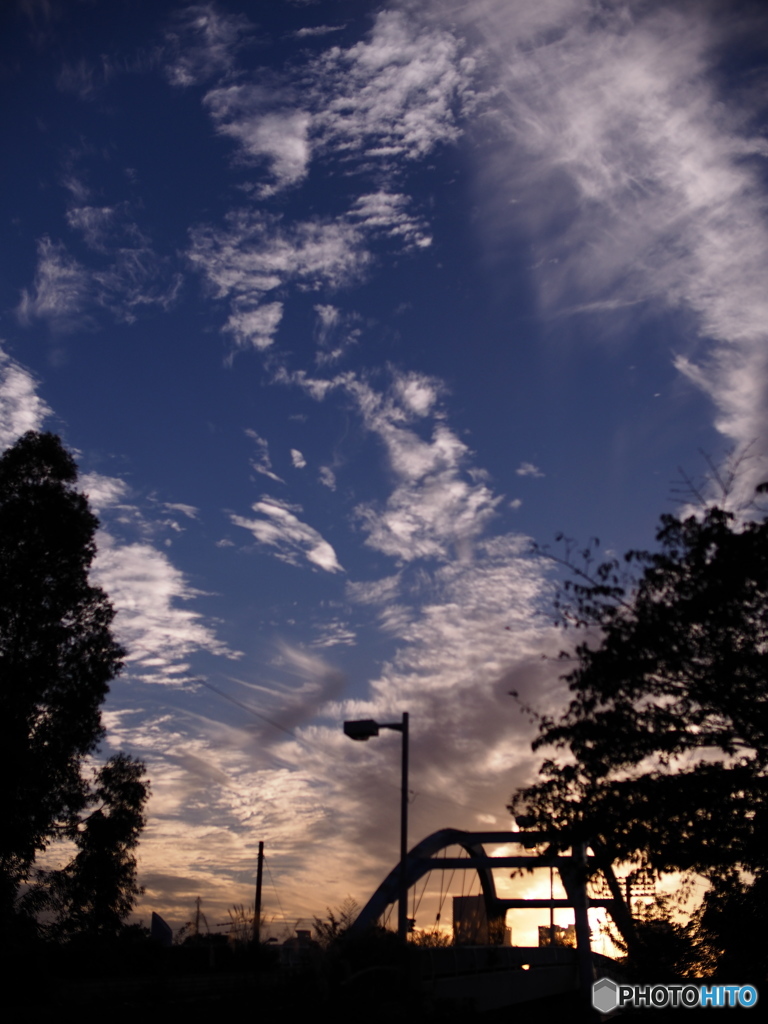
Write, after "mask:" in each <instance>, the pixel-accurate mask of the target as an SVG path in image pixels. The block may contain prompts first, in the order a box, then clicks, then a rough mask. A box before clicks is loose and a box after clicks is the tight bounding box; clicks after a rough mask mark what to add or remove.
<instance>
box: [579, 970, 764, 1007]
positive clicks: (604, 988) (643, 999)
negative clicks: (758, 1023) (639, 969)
mask: <svg viewBox="0 0 768 1024" xmlns="http://www.w3.org/2000/svg"><path fill="white" fill-rule="evenodd" d="M756 1004H757V989H756V988H755V986H754V985H617V984H616V982H614V981H611V979H610V978H600V980H599V981H596V982H595V983H594V985H593V986H592V1005H593V1006H594V1008H595V1009H596V1010H599V1011H600V1013H611V1011H612V1010H616V1009H621V1008H622V1007H624V1006H631V1007H634V1008H635V1009H641V1008H648V1009H654V1008H657V1007H658V1008H660V1007H664V1006H671V1007H694V1006H699V1007H702V1006H712V1007H724V1006H743V1007H752V1006H755V1005H756Z"/></svg>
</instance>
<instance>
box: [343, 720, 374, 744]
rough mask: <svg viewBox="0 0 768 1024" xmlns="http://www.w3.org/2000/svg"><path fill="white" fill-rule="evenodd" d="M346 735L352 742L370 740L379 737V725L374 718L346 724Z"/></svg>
mask: <svg viewBox="0 0 768 1024" xmlns="http://www.w3.org/2000/svg"><path fill="white" fill-rule="evenodd" d="M344 734H345V735H346V736H349V738H350V739H351V740H369V739H370V738H371V736H378V735H379V723H378V722H375V721H374V720H373V719H372V718H361V719H358V720H357V721H356V722H345V723H344Z"/></svg>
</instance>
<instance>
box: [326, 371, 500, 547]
mask: <svg viewBox="0 0 768 1024" xmlns="http://www.w3.org/2000/svg"><path fill="white" fill-rule="evenodd" d="M341 379H342V380H343V382H344V386H345V387H346V389H347V390H348V392H349V393H350V394H351V395H352V396H353V397H354V399H355V400H356V402H357V404H358V406H359V409H360V412H361V414H362V416H363V420H364V423H365V425H366V427H367V428H368V429H369V430H370V431H372V432H373V433H375V434H376V435H378V437H379V438H380V439H381V441H382V442H383V444H384V446H385V449H386V452H387V457H388V461H389V465H390V468H391V470H392V472H393V473H394V475H395V480H396V486H395V489H394V490H393V492H392V494H391V495H390V497H389V498H388V499H387V501H386V503H385V504H384V506H383V507H382V506H380V505H378V504H374V503H364V504H362V505H360V506H359V507H358V509H357V514H358V516H359V517H360V519H361V521H362V522H363V525H364V528H365V530H366V532H367V533H368V538H367V541H366V543H367V544H368V545H369V546H370V547H373V548H376V549H377V550H379V551H383V552H385V553H386V554H388V555H391V556H392V557H395V558H398V559H400V560H402V561H412V560H413V559H418V558H438V559H445V558H448V557H449V556H451V555H452V554H457V553H458V554H459V555H460V556H462V557H464V556H467V555H468V554H469V552H470V550H471V543H472V541H473V539H474V538H475V537H477V536H478V535H479V534H480V533H481V532H482V531H483V529H484V528H485V526H486V525H487V523H488V521H489V520H490V519H491V518H492V516H493V515H494V512H495V509H496V506H497V505H498V504H499V502H500V501H501V498H499V497H495V496H494V495H493V493H492V492H491V491H490V489H489V488H488V487H486V486H485V484H484V483H482V482H474V481H473V482H470V481H469V480H467V479H465V478H464V471H465V468H466V463H467V461H468V456H469V449H468V448H467V446H466V445H465V444H464V443H463V442H462V441H460V440H459V439H458V438H457V437H456V435H455V434H454V433H453V432H452V431H451V430H450V429H449V428H448V426H447V425H446V424H445V423H444V422H443V421H442V419H441V418H440V416H439V410H436V412H437V413H438V415H436V416H435V420H434V424H433V426H432V430H431V436H430V437H429V439H424V438H423V437H421V436H420V435H419V434H418V433H417V432H416V431H415V430H414V429H411V427H410V426H409V424H410V422H411V421H412V420H413V419H414V418H418V419H423V418H425V417H426V416H427V415H429V414H430V413H432V412H433V409H434V408H435V403H436V401H437V398H438V395H439V393H440V387H439V384H438V383H437V382H436V381H434V380H433V379H432V378H429V377H426V376H424V375H420V374H415V373H413V374H399V373H395V375H394V384H393V387H392V390H391V393H390V395H388V396H384V395H381V394H379V393H377V392H376V391H374V389H373V388H372V387H371V386H370V385H369V384H367V383H365V382H363V381H361V380H359V379H357V378H355V377H353V376H352V375H347V376H345V377H343V378H341ZM467 475H469V474H467Z"/></svg>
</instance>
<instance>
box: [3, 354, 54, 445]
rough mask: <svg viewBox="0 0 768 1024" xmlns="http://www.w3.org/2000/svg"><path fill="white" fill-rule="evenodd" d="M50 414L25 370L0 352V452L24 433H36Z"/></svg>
mask: <svg viewBox="0 0 768 1024" xmlns="http://www.w3.org/2000/svg"><path fill="white" fill-rule="evenodd" d="M51 414H52V410H51V408H50V407H49V406H48V405H47V404H46V402H44V401H43V399H42V398H40V396H39V395H38V394H37V381H36V380H35V378H34V377H33V376H32V374H31V373H30V372H29V370H25V369H24V367H23V366H21V365H20V364H19V363H17V362H16V360H15V359H12V358H11V357H10V356H9V355H7V354H6V353H5V352H4V351H3V350H2V348H0V451H4V450H5V449H6V448H9V447H10V446H11V445H12V444H14V442H15V441H17V440H18V438H19V437H21V435H22V434H25V433H26V432H27V431H28V430H40V428H41V427H42V425H43V423H44V421H45V420H46V419H47V417H48V416H50V415H51Z"/></svg>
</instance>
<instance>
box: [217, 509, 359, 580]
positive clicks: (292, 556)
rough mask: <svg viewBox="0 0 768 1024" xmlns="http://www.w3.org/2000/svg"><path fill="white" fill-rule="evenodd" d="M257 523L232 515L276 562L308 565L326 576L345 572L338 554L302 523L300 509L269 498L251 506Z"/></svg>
mask: <svg viewBox="0 0 768 1024" xmlns="http://www.w3.org/2000/svg"><path fill="white" fill-rule="evenodd" d="M251 507H252V509H253V511H254V512H255V513H256V514H257V517H258V518H256V519H246V518H245V517H244V516H238V515H230V517H229V518H230V520H231V521H232V522H233V523H234V524H235V526H241V527H242V528H243V529H244V530H249V531H250V532H251V533H252V534H253V536H254V538H255V540H256V542H257V543H258V544H259V545H261V546H262V547H264V548H266V549H274V551H273V552H272V553H273V554H274V555H275V557H276V558H279V559H280V560H281V561H283V562H288V564H289V565H297V566H298V565H301V564H302V562H304V561H306V562H309V563H310V564H311V565H315V566H317V567H318V568H320V569H323V570H324V571H325V572H331V573H333V572H343V571H344V570H343V568H342V567H341V565H340V564H339V560H338V558H337V557H336V552H335V551H334V550H333V548H332V547H331V545H330V544H329V543H328V541H327V540H325V539H324V538H323V537H322V536H321V534H320V533H318V531H317V530H316V529H315V528H314V527H312V526H309V524H307V523H304V522H302V521H301V520H300V519H299V514H300V513H301V512H302V508H301V506H300V505H291V504H289V503H288V502H286V501H281V500H280V499H279V498H271V497H269V496H267V495H265V496H264V497H262V499H261V500H260V501H257V502H255V503H254V504H253V505H252V506H251Z"/></svg>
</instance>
